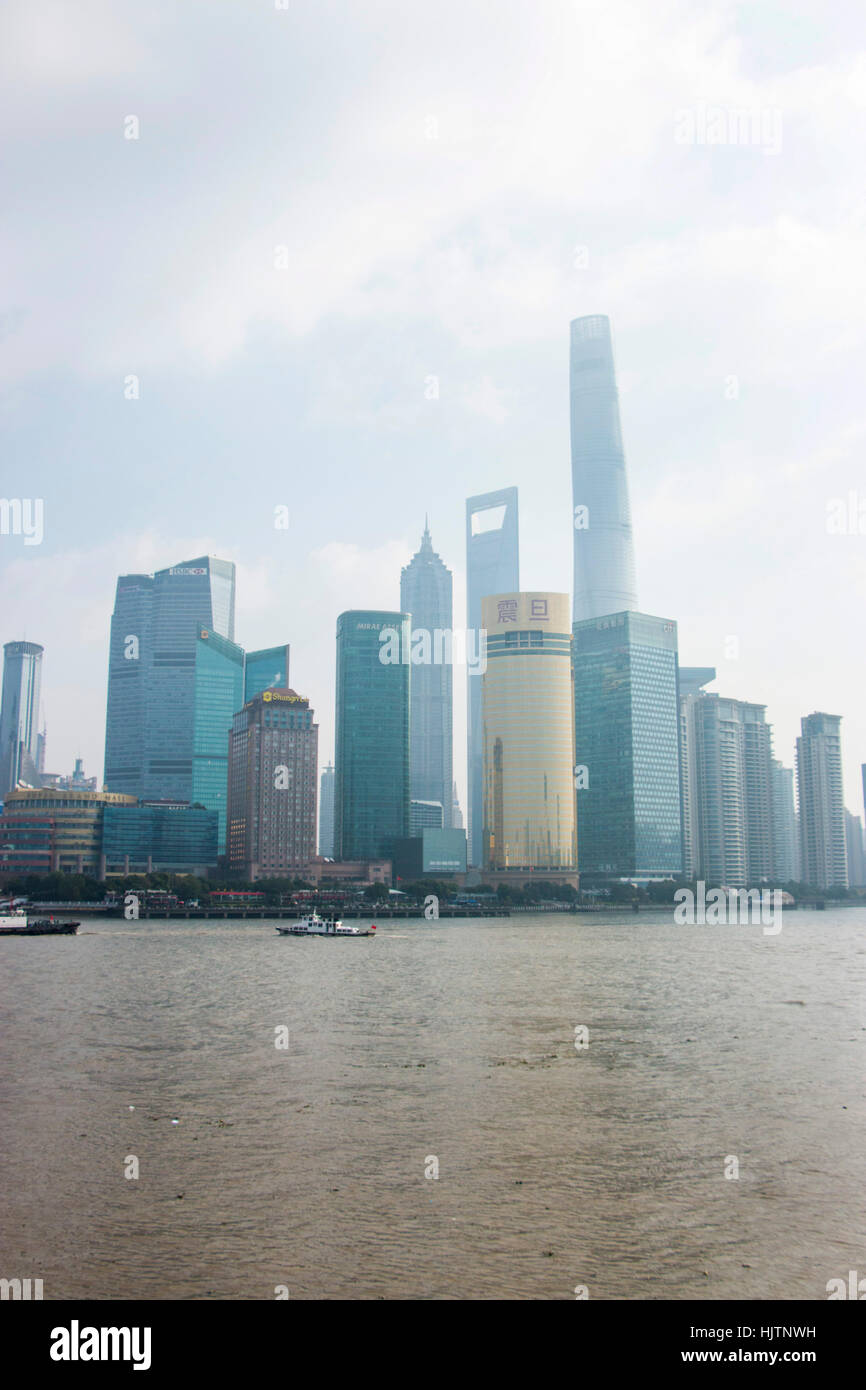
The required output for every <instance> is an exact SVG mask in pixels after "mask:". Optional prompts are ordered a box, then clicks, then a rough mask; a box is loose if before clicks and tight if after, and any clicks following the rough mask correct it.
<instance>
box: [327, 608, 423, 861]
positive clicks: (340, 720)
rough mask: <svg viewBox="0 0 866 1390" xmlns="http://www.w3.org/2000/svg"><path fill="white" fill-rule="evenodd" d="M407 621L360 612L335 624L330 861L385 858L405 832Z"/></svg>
mask: <svg viewBox="0 0 866 1390" xmlns="http://www.w3.org/2000/svg"><path fill="white" fill-rule="evenodd" d="M410 620H411V619H410V614H408V613H388V612H381V611H365V610H354V611H351V612H348V613H341V614H340V616H339V618H338V619H337V703H336V723H337V755H336V771H335V780H334V840H335V846H334V849H335V857H336V858H337V859H342V860H354V859H380V858H387V857H389V856H390V854H391V853H392V847H393V844H394V841H395V840H400V839H406V838H407V837H408V835H409V689H410V682H409V671H410V667H409V659H410V655H411V648H410V644H409V623H410ZM383 634H386V635H388V640H387V641H380V636H382V635H383ZM382 656H386V657H390V656H393V657H394V658H395V659H394V660H390V659H389V660H385V661H383V660H380V657H382Z"/></svg>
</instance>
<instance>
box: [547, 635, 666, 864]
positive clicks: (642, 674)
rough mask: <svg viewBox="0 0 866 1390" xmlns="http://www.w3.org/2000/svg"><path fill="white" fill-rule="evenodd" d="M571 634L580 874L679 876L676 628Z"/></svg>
mask: <svg viewBox="0 0 866 1390" xmlns="http://www.w3.org/2000/svg"><path fill="white" fill-rule="evenodd" d="M572 631H573V636H574V647H573V650H574V721H575V764H576V769H577V771H576V786H577V816H578V864H579V868H580V872H581V875H585V874H588V875H600V876H602V877H610V878H631V877H644V878H665V877H670V876H675V875H677V874H680V873H681V872H682V815H681V791H680V786H681V779H680V747H679V744H680V740H679V718H678V703H679V702H678V662H677V625H676V623H675V622H673V621H671V620H668V619H666V618H654V617H650V616H649V615H648V614H646V613H634V612H623V613H612V614H611V615H610V616H608V617H603V618H590V619H586V620H585V621H582V622H577V623H575V624H574V625H573V629H572Z"/></svg>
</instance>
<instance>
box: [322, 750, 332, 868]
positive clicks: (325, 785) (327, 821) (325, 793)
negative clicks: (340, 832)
mask: <svg viewBox="0 0 866 1390" xmlns="http://www.w3.org/2000/svg"><path fill="white" fill-rule="evenodd" d="M319 854H320V855H321V856H322V858H323V859H333V857H334V764H333V763H328V766H327V767H324V768H322V781H321V787H320V789H319Z"/></svg>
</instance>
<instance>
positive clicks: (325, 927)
mask: <svg viewBox="0 0 866 1390" xmlns="http://www.w3.org/2000/svg"><path fill="white" fill-rule="evenodd" d="M276 930H277V931H278V932H279V934H280V936H375V935H376V926H375V923H374V924H373V925H372V926H371V927H369V928H368V929H367V930H366V931H362V929H361V928H360V927H344V926H343V923H342V922H341V921H339V920H338V919H337V918H336V917H320V916H319V914H318V912H310V913H308V914H307V916H306V917H301V918H300V919H299V920H298V921H297V922H290V923H289V925H288V926H287V927H283V926H278V927H277V928H276Z"/></svg>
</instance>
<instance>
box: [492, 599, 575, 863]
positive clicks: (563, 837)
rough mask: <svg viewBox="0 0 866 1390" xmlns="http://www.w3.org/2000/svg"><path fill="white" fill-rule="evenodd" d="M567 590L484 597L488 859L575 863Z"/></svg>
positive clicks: (497, 861)
mask: <svg viewBox="0 0 866 1390" xmlns="http://www.w3.org/2000/svg"><path fill="white" fill-rule="evenodd" d="M568 609H569V602H568V595H567V594H551V593H526V594H521V593H505V594H496V595H493V596H490V597H487V598H484V599H482V602H481V612H482V622H483V626H484V627H485V628H486V630H487V670H486V671H485V673H484V675H483V676H482V677H481V686H482V705H483V713H482V720H483V729H484V819H483V861H482V862H483V867H484V869H485V871H486V872H487V873H488V874H490V873H492V874H496V875H499V874H501V873H503V872H507V871H509V870H515V871H521V872H523V871H536V870H538V871H543V870H551V871H557V872H558V873H561V874H565V875H567V876H568V877H569V878H573V882H574V883H575V884H576V882H577V878H576V871H577V826H576V814H575V794H574V722H573V703H572V702H573V686H572V672H571V634H570V633H569V625H568V619H569V612H568Z"/></svg>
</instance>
